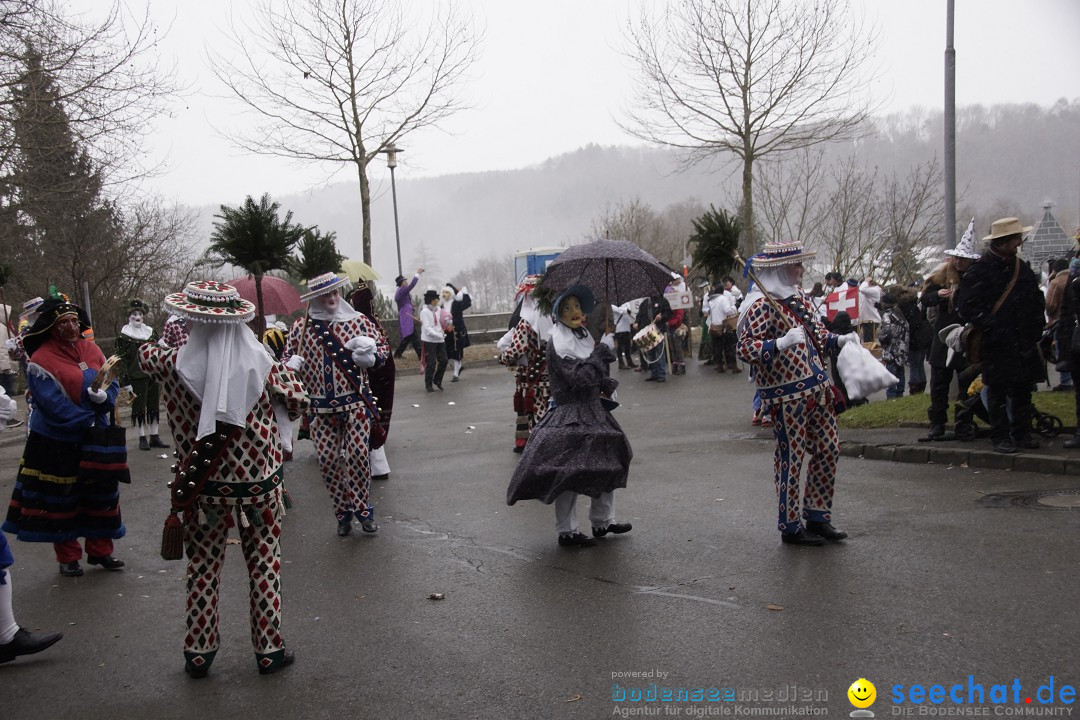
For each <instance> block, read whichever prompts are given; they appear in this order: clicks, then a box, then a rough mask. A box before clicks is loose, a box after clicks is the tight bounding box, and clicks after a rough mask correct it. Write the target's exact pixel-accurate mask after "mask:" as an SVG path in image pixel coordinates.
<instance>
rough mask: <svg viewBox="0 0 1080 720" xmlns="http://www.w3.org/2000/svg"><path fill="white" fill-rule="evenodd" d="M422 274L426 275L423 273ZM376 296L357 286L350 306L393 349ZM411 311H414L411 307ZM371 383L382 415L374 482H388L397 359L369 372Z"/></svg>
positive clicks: (360, 284) (376, 441) (373, 459)
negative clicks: (387, 440)
mask: <svg viewBox="0 0 1080 720" xmlns="http://www.w3.org/2000/svg"><path fill="white" fill-rule="evenodd" d="M420 272H423V270H422V269H421V270H420ZM374 300H375V296H374V295H372V293H371V286H370V285H368V284H367V282H365V281H360V282H358V283H357V284H356V288H355V289H354V290H353V291H352V294H351V295H349V304H350V305H352V306H353V309H354V310H356V311H357V312H360V313H362V314H363V315H364V317H366V318H367V319H368V320H370V321H371V324H372V325H374V326H375V329H376V330H377V331H378V337H377V338H376V340H377V342H378V343H379V344H382V343H386V346H387V347H390V341H389V339H388V338H387V336H386V331H385V330H383V326H382V323H381V322H379V315H378V313H376V312H375V306H374ZM409 307H412V305H411V304H410V306H409ZM367 372H368V382H369V383H370V385H371V394H372V395H373V396H374V398H375V404H376V406H377V409H378V411H379V425H380V427H381V428H382V432H381V433H375V435H373V437H372V443H371V479H372V480H389V479H390V462H389V461H388V460H387V459H386V439H387V436H388V435H389V434H390V417H391V415H392V414H393V412H394V379H395V378H396V377H397V367H396V366H395V365H394V358H393V357H392V356H389V355H388V356H387V358H386V362H384V363H382V364H381V365H376V366H374V367H370V368H368V371H367Z"/></svg>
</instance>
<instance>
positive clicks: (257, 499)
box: [139, 281, 308, 677]
mask: <svg viewBox="0 0 1080 720" xmlns="http://www.w3.org/2000/svg"><path fill="white" fill-rule="evenodd" d="M221 303H230V304H231V305H232V309H234V310H236V314H235V317H233V318H230V319H224V318H222V319H219V318H216V317H213V316H211V315H209V312H213V311H214V310H216V309H218V307H219V306H220V304H221ZM166 309H167V310H169V311H170V312H173V313H176V314H180V315H182V316H185V317H187V318H188V319H189V320H190V322H191V329H190V338H189V340H188V342H186V343H185V344H184V345H183V346H182V347H181V348H179V349H177V348H171V347H165V346H163V344H160V343H153V344H150V343H147V344H144V345H143V346H142V347H141V348H140V349H139V364H140V367H141V368H142V370H143V371H144V372H146V373H147V374H148V375H150V376H151V377H153V378H154V379H155V380H156V381H157V382H159V383H161V390H162V396H163V398H164V400H165V412H166V414H167V416H168V419H169V426H170V427H171V428H172V432H173V440H174V441H175V442H176V449H177V456H178V457H179V458H181V459H184V458H188V457H190V456H191V454H192V451H193V450H195V446H196V443H197V442H198V441H200V440H202V439H203V438H205V437H206V434H207V432H206V430H207V427H209V428H213V427H215V421H221V422H227V423H228V424H229V425H233V426H237V427H242V430H241V431H240V433H239V436H238V437H237V438H236V439H235V440H232V441H230V442H229V443H228V444H226V446H225V449H224V450H223V452H222V455H221V460H220V462H219V463H218V464H217V465H216V466H215V467H213V469H212V471H211V472H210V474H209V475H208V476H207V479H206V483H205V485H204V486H203V487H202V489H201V490H200V491H199V494H198V496H197V497H196V498H195V500H194V502H193V504H192V505H191V507H190V508H189V509H187V510H185V512H184V544H185V554H186V555H187V558H188V572H187V633H186V634H185V636H184V660H185V663H184V668H185V671H186V672H188V674H189V675H191V676H192V677H204V676H205V675H206V673H207V671H208V670H209V668H210V665H211V663H212V662H213V661H214V657H215V656H216V655H217V651H218V647H219V645H220V634H219V631H218V586H219V585H220V583H221V573H222V567H223V565H224V562H225V547H226V539H227V536H228V533H229V528H230V527H235V528H236V529H237V532H238V534H239V536H240V546H241V549H242V550H243V553H244V560H245V562H246V564H247V570H248V584H249V587H250V600H251V642H252V645H253V646H254V648H255V657H256V663H257V666H258V669H259V672H260V673H270V672H274V671H276V670H278V669H279V668H281V667H283V666H285V665H288V664H290V663H291V662H292V656H291V651H286V649H285V641H284V639H283V638H282V636H281V548H280V544H279V538H280V535H281V519H282V517H283V516H284V501H283V496H282V493H283V487H282V484H281V483H282V467H281V461H282V455H281V443H280V440H279V439H278V433H277V430H276V428H275V425H276V420H275V417H274V411H273V408H272V406H271V401H273V402H275V403H280V404H282V405H283V406H285V407H286V408H287V410H288V414H289V417H291V418H297V417H299V416H300V414H301V413H303V411H304V410H306V409H307V406H308V400H307V395H306V394H305V392H304V388H303V386H302V385H301V384H300V382H299V381H298V380H297V379H296V377H295V376H294V375H293V373H292V372H290V371H289V370H288V369H286V368H285V367H284V366H283V365H281V364H280V363H277V362H274V361H273V360H272V359H271V358H270V356H269V354H268V353H267V352H266V351H265V349H264V348H263V346H262V345H261V344H260V343H259V342H258V340H257V339H256V338H255V335H254V333H252V332H251V330H250V329H248V328H247V327H246V326H245V325H244V324H243V322H244V321H245V320H248V319H250V318H251V317H252V316H254V306H253V305H252V304H251V303H247V302H246V301H243V300H240V299H239V293H237V292H236V290H235V288H233V287H232V286H230V285H225V284H223V283H215V282H213V281H201V282H194V283H189V284H188V286H187V287H186V288H185V290H184V292H182V293H175V294H173V295H170V296H168V297H167V298H166ZM200 316H201V317H200ZM192 364H194V365H195V370H190V368H191V365H192ZM211 403H213V404H211ZM249 403H250V404H249ZM204 406H205V408H206V412H204V411H203V410H204ZM244 406H246V408H247V409H245V407H244ZM214 407H216V408H217V411H216V412H215V411H214V409H213V408H214ZM207 462H209V461H207Z"/></svg>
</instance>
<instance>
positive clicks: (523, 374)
mask: <svg viewBox="0 0 1080 720" xmlns="http://www.w3.org/2000/svg"><path fill="white" fill-rule="evenodd" d="M539 281H540V276H539V275H529V276H527V277H526V278H525V279H524V280H523V281H522V282H521V284H520V285H518V289H517V295H518V297H520V298H521V312H520V315H521V317H520V319H519V320H518V322H517V325H515V326H514V328H513V329H512V330H511V331H510V332H509V333H507V335H508V340H507V341H506V343H505V348H503V347H500V353H499V362H500V363H502V364H503V365H506V366H507V367H509V368H512V369H513V370H514V412H516V413H517V426H516V428H515V431H514V452H516V453H520V452H521V451H522V450H524V449H525V444H526V443H527V442H528V440H529V435H530V434H531V433H532V429H533V428H534V427H536V423H537V422H539V421H540V419H541V418H542V417H543V416H544V412H545V411H546V410H547V404H548V395H549V386H548V370H547V344H548V338H549V337H550V336H551V327H552V321H551V317H550V316H548V315H546V314H545V313H542V312H540V308H539V306H538V304H537V301H536V299H535V298H534V297H533V296H532V292H533V290H535V289H536V285H537V283H538V282H539Z"/></svg>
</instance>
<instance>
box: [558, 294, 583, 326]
mask: <svg viewBox="0 0 1080 720" xmlns="http://www.w3.org/2000/svg"><path fill="white" fill-rule="evenodd" d="M559 320H560V321H561V322H562V324H563V325H565V326H566V327H568V328H570V329H572V330H576V329H577V328H579V327H581V326H582V325H584V324H585V312H584V311H583V310H582V309H581V301H579V300H578V299H577V297H576V296H574V295H571V296H570V297H568V298H566V299H565V300H563V301H562V305H560V306H559Z"/></svg>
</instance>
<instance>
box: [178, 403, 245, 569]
mask: <svg viewBox="0 0 1080 720" xmlns="http://www.w3.org/2000/svg"><path fill="white" fill-rule="evenodd" d="M242 432H243V428H242V427H239V426H238V425H229V424H227V423H223V422H220V421H219V422H218V423H217V428H216V429H215V430H214V432H212V433H210V434H209V435H206V436H204V437H202V438H199V440H198V441H196V443H195V447H194V448H193V449H192V451H191V452H190V453H189V454H188V456H187V457H186V458H184V459H183V460H182V461H181V462H179V463H177V464H176V465H173V470H174V471H175V472H176V476H175V477H174V478H173V479H172V481H171V482H169V490H170V491H171V496H172V509H171V511H170V512H169V517H168V518H166V519H165V528H164V530H163V531H162V535H161V557H162V558H163V559H165V560H179V559H181V558H182V557H183V556H184V528H183V524H182V523H181V522H180V513H181V512H189V511H190V510H191V508H192V506H193V505H194V504H195V500H196V499H197V498H198V497H199V494H200V493H201V492H202V490H203V488H204V487H205V486H206V481H207V479H208V478H210V476H211V475H213V474H214V473H215V472H216V471H217V469H218V467H219V466H220V465H221V462H222V460H223V459H224V458H225V454H226V453H227V452H228V450H229V447H230V446H231V444H232V443H233V442H234V441H236V440H238V439H239V438H240V435H241V433H242ZM242 521H243V517H242V518H241V522H242Z"/></svg>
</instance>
